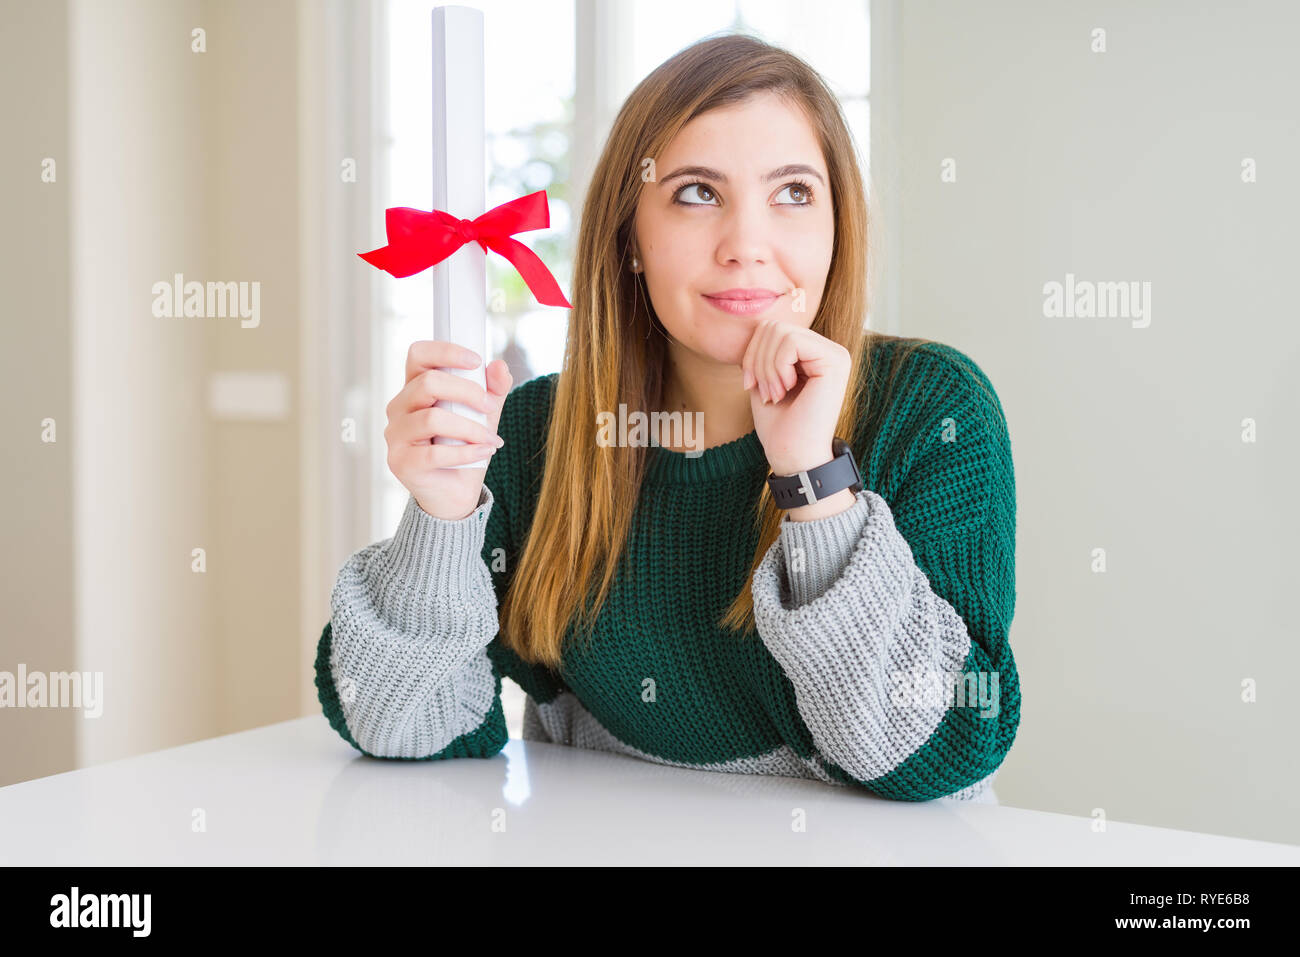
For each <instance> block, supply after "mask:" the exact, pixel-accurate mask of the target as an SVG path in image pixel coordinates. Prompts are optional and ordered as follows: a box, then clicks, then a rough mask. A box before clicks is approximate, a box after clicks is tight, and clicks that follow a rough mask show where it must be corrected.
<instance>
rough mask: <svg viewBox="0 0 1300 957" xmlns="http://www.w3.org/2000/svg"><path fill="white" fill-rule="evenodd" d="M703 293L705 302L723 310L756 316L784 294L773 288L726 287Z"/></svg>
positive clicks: (735, 313) (734, 314) (740, 314)
mask: <svg viewBox="0 0 1300 957" xmlns="http://www.w3.org/2000/svg"><path fill="white" fill-rule="evenodd" d="M703 295H704V301H705V302H707V303H708V304H709V305H711V306H713V308H715V309H719V310H721V311H722V312H726V313H730V314H731V315H733V316H754V315H758V314H759V313H760V312H765V311H767V309H768V308H769V307H770V306H771V305H772V303H774V302H776V301H777V300H778V299H780V298H781V295H782V294H781V293H779V292H776V291H775V290H772V289H725V290H723V291H722V292H716V293H708V292H706V293H704V294H703Z"/></svg>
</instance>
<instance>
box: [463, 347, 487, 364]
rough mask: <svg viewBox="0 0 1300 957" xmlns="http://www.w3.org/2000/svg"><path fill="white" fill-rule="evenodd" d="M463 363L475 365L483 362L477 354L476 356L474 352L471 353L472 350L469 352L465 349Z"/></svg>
mask: <svg viewBox="0 0 1300 957" xmlns="http://www.w3.org/2000/svg"><path fill="white" fill-rule="evenodd" d="M465 361H466V362H476V363H481V362H482V361H483V359H482V358H481V357H480V356H479V354H478V353H477V352H474V351H472V350H470V349H466V350H465Z"/></svg>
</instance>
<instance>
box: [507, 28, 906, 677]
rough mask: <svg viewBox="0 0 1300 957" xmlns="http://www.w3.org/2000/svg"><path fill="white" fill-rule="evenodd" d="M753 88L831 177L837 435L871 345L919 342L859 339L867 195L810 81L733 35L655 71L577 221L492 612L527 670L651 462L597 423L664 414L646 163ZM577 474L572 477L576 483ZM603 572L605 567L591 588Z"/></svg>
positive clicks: (621, 525)
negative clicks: (564, 325) (614, 415)
mask: <svg viewBox="0 0 1300 957" xmlns="http://www.w3.org/2000/svg"><path fill="white" fill-rule="evenodd" d="M761 91H772V92H775V93H777V94H779V95H780V96H782V97H783V98H785V99H786V100H787V102H790V103H792V104H795V105H797V106H799V107H802V109H803V111H804V113H805V115H806V116H807V117H808V119H809V122H810V123H811V125H812V127H813V129H814V131H815V133H816V135H817V138H818V140H819V142H820V145H821V148H822V153H823V155H824V156H825V159H826V165H827V168H828V173H829V177H830V193H831V196H832V197H833V203H834V224H835V241H834V248H833V251H832V255H831V263H830V271H829V273H828V275H827V279H826V286H825V290H824V293H823V295H822V299H821V303H820V306H819V308H818V310H817V315H816V316H815V317H814V319H813V321H812V324H811V327H810V328H811V329H812V331H814V332H816V333H818V334H819V335H822V336H825V337H826V338H827V339H832V340H834V341H835V342H838V343H840V344H841V345H842V346H844V347H845V348H846V349H847V350H848V351H849V353H850V355H852V356H853V366H852V373H851V375H850V379H849V387H848V389H847V390H846V391H847V394H846V396H845V401H844V405H843V408H842V409H841V411H840V417H839V421H838V423H837V427H836V430H835V434H836V435H841V436H845V437H848V436H853V435H856V434H858V433H857V431H856V430H857V429H858V428H859V426H860V425H861V424H862V423H861V422H860V421H859V419H860V412H862V411H863V404H864V402H865V400H866V391H867V389H866V378H867V375H866V373H867V372H868V371H869V363H870V362H871V353H872V346H873V344H874V343H876V342H878V341H880V340H884V339H891V340H899V341H900V342H903V343H905V344H906V345H905V346H904V348H903V349H900V350H898V351H897V352H896V354H895V357H894V363H893V367H892V369H893V372H896V371H897V369H898V368H899V367H901V365H902V361H903V359H904V357H905V355H906V354H907V353H909V352H910V351H912V350H913V349H915V348H917V347H919V346H920V345H922V344H924V343H926V342H929V341H930V340H925V339H917V338H903V337H898V336H887V335H884V334H881V333H876V332H872V331H869V330H867V328H866V316H867V305H868V295H869V292H868V280H869V276H868V262H867V250H868V230H867V225H868V223H867V201H866V193H865V189H864V185H863V179H862V173H861V170H860V168H859V165H858V160H857V152H856V149H855V145H854V141H853V138H852V135H851V134H850V132H849V129H848V125H847V124H846V122H845V119H844V116H843V114H842V112H841V110H840V106H839V103H838V101H837V100H836V98H835V96H834V95H833V94H832V93H831V91H830V90H829V88H828V87H827V85H826V84H825V82H824V81H823V80H822V78H821V76H820V75H819V74H818V73H817V72H816V71H815V70H813V69H812V67H810V66H809V65H808V64H807V63H805V62H804V61H803V60H801V59H799V58H798V57H796V56H794V55H793V54H791V53H789V52H788V51H786V50H782V49H780V48H779V47H775V46H772V45H770V44H768V43H765V42H763V41H762V40H759V39H757V38H755V37H751V36H747V35H743V34H725V35H721V36H711V37H707V38H705V39H703V40H700V41H699V42H697V43H694V44H692V45H691V46H688V47H686V48H685V49H683V50H681V51H679V52H678V53H677V54H675V55H674V56H673V57H672V58H671V59H669V60H667V61H666V62H664V63H663V64H661V65H660V66H659V67H658V68H657V69H655V71H654V72H653V73H651V74H650V75H649V76H647V77H646V78H645V79H644V80H642V81H641V83H640V84H639V85H638V86H637V87H636V89H635V90H633V91H632V93H631V94H630V95H629V96H628V98H627V101H626V102H625V103H624V104H623V107H622V109H621V110H620V111H619V114H618V117H617V118H616V119H615V121H614V125H613V128H612V129H611V131H610V134H609V139H608V140H607V141H606V143H605V148H604V151H603V152H602V153H601V156H600V160H599V162H598V163H597V164H596V168H595V170H594V172H593V173H592V178H591V183H590V186H589V189H588V193H587V199H586V202H585V204H584V208H583V212H582V221H581V226H580V229H579V233H578V243H577V250H576V254H575V258H574V269H573V289H572V293H571V299H572V303H573V311H572V313H571V315H570V318H569V328H568V338H567V344H566V349H565V358H564V366H563V369H562V370H561V372H560V375H559V378H558V380H557V383H556V391H555V397H554V404H553V406H552V410H551V418H550V424H549V427H548V432H547V435H546V444H545V460H546V463H545V469H544V472H543V475H542V480H541V489H540V492H539V498H538V502H537V508H536V511H535V513H534V515H535V516H536V518H535V520H534V521H533V522H532V526H531V529H530V531H529V534H528V537H527V541H526V542H525V544H524V547H523V549H522V553H521V555H520V557H519V559H518V564H517V567H516V569H515V574H514V575H513V577H512V580H511V584H510V587H509V589H508V591H507V594H506V598H505V601H504V602H503V604H502V608H501V615H500V627H501V633H502V639H503V640H504V641H505V642H506V643H507V645H508V646H509V647H510V648H512V649H513V650H514V651H515V653H516V654H518V655H519V656H520V658H521V659H523V660H524V661H527V662H532V663H539V664H544V665H547V666H549V667H551V668H556V667H558V666H559V664H560V662H561V660H562V655H561V646H562V644H563V641H564V636H565V634H566V632H567V631H568V629H569V627H570V625H571V624H572V623H573V622H574V621H575V619H576V621H577V623H578V629H579V631H589V629H590V628H591V626H592V624H593V623H594V622H595V620H596V616H597V614H598V613H599V610H600V607H601V605H602V604H603V602H604V601H605V598H606V596H607V595H608V592H609V588H610V584H611V582H612V580H613V577H614V573H615V571H616V569H617V566H618V559H619V556H620V555H621V553H622V550H623V547H624V543H625V541H626V538H627V534H628V530H629V527H630V525H631V521H632V514H633V510H634V508H635V506H636V502H637V499H638V495H639V491H640V488H641V480H642V476H643V474H644V468H645V463H646V455H647V452H646V449H645V448H644V447H626V448H625V447H617V446H604V445H600V444H598V443H597V442H595V441H593V436H594V435H595V422H596V414H597V412H598V411H599V410H602V409H616V408H618V405H619V403H620V402H621V403H626V406H627V408H629V409H644V410H653V409H661V408H663V406H662V405H661V399H662V390H663V384H664V369H665V361H666V358H667V347H666V344H667V341H668V340H667V333H666V331H665V330H664V329H663V327H662V325H661V324H660V323H659V321H658V319H657V317H656V316H655V315H654V310H653V308H652V307H651V304H650V302H649V297H648V296H647V294H646V289H645V286H644V279H643V278H642V276H641V274H638V273H633V272H632V271H631V270H630V269H629V268H628V265H629V262H630V259H629V251H630V249H631V244H632V238H633V220H634V216H635V212H636V208H637V200H638V197H639V195H640V191H641V189H642V186H643V180H642V160H643V158H645V157H655V156H660V155H662V154H663V152H664V151H665V149H666V148H667V146H668V144H669V143H670V142H671V141H672V139H673V137H674V136H676V135H677V133H678V131H679V130H681V128H682V127H683V126H685V125H686V124H687V123H688V122H690V121H691V120H692V119H693V118H695V117H697V116H699V115H700V114H702V113H706V112H708V111H709V110H713V109H716V108H719V107H726V106H731V105H734V104H737V103H740V102H742V101H744V100H746V99H747V98H748V97H750V96H751V95H753V94H756V93H759V92H761ZM893 372H891V378H892V376H893ZM575 475H581V476H582V477H583V481H581V482H575V481H573V476H575ZM760 496H761V498H760V501H759V502H758V503H757V508H756V511H755V516H756V521H757V523H758V526H759V542H758V547H757V548H756V550H755V552H754V556H753V561H752V563H751V566H750V570H749V575H748V576H747V579H746V584H745V587H743V588H742V589H740V591H739V593H738V594H737V595H736V597H735V600H734V601H733V602H732V604H731V606H730V608H728V610H727V612H726V613H725V614H724V616H723V617H722V619H721V620H720V621H719V622H718V626H719V627H720V628H723V629H725V630H729V631H739V632H741V633H742V634H743V635H752V634H753V633H754V631H755V624H754V616H753V597H752V594H751V591H750V588H751V586H752V582H753V575H754V571H755V570H756V569H757V567H758V565H759V563H760V562H761V561H762V559H763V556H764V554H765V553H766V552H767V550H768V548H769V547H771V545H772V544H773V542H775V541H776V539H777V537H778V536H779V534H780V522H781V516H782V511H781V509H779V508H778V507H777V506H776V503H775V502H774V501H773V499H772V493H771V490H770V489H768V488H767V486H766V484H764V485H763V487H762V489H761V492H760ZM599 569H603V570H604V571H603V575H602V576H601V577H600V580H599V582H598V583H596V582H595V581H594V577H595V575H596V574H597V570H599ZM593 594H594V598H593Z"/></svg>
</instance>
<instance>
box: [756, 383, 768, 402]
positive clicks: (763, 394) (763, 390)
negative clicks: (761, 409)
mask: <svg viewBox="0 0 1300 957" xmlns="http://www.w3.org/2000/svg"><path fill="white" fill-rule="evenodd" d="M758 397H759V398H760V399H762V400H763V401H764V402H766V401H767V386H765V385H763V383H761V382H760V383H759V384H758Z"/></svg>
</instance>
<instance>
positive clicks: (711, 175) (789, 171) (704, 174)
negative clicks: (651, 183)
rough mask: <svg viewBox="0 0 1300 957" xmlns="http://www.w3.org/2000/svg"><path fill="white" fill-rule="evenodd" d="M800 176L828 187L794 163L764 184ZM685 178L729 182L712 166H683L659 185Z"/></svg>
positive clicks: (812, 171)
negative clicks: (815, 180) (807, 177)
mask: <svg viewBox="0 0 1300 957" xmlns="http://www.w3.org/2000/svg"><path fill="white" fill-rule="evenodd" d="M800 174H803V175H806V176H815V177H816V178H817V181H818V182H820V183H821V184H822V185H823V186H825V185H826V180H824V179H822V174H821V173H819V172H817V171H816V170H815V169H813V168H812V167H811V166H808V165H806V164H804V163H793V164H791V165H789V166H779V167H777V168H776V169H774V170H772V172H770V173H768V174H767V175H766V176H764V177H763V182H765V183H770V182H771V181H772V180H774V179H780V178H781V177H783V176H797V175H800ZM683 176H698V177H699V178H700V179H711V180H714V181H715V182H718V183H725V182H727V174H726V173H724V172H722V171H721V170H716V169H714V168H713V167H711V166H682V167H680V168H679V169H675V170H673V171H672V172H671V173H669V174H668V175H667V176H665V177H664V178H663V179H661V180H660V181H659V185H660V186H666V185H667V184H668V183H669V182H671V181H672V180H675V179H679V178H681V177H683Z"/></svg>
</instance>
